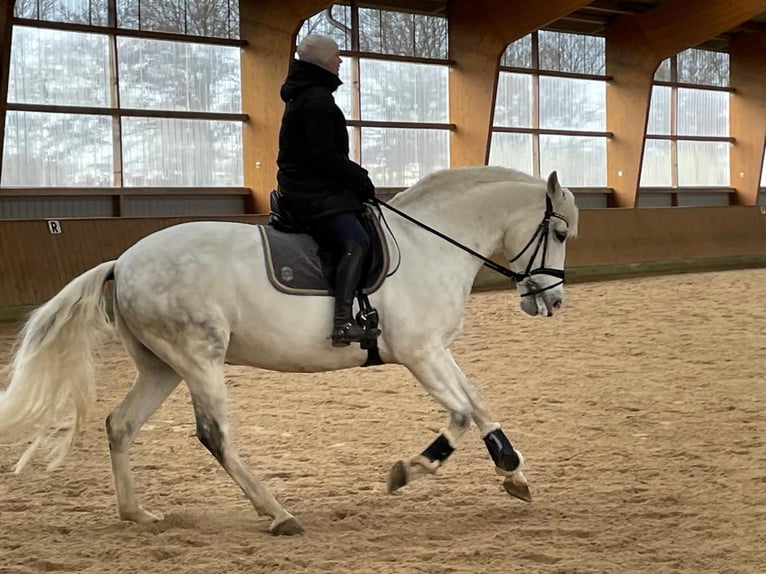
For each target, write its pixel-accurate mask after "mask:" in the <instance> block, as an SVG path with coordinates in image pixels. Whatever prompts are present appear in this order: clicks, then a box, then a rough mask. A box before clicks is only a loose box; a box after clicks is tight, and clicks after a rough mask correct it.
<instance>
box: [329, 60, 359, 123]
mask: <svg viewBox="0 0 766 574" xmlns="http://www.w3.org/2000/svg"><path fill="white" fill-rule="evenodd" d="M353 67H354V62H353V58H343V62H342V63H341V65H340V73H339V77H340V81H341V82H343V83H342V84H341V85H340V87H339V88H338V89H337V90H335V93H334V94H333V96H334V97H335V103H336V104H337V106H338V107H339V108H340V109H341V110H342V111H343V115H344V116H346V119H359V118H353V115H352V112H353V88H354V84H353V81H352V78H351V70H352V69H353Z"/></svg>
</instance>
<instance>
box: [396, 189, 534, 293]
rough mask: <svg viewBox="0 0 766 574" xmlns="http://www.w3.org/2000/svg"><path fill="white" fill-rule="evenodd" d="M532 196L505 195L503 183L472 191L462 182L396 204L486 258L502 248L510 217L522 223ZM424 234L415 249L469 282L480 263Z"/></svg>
mask: <svg viewBox="0 0 766 574" xmlns="http://www.w3.org/2000/svg"><path fill="white" fill-rule="evenodd" d="M536 196H537V194H534V193H527V192H521V193H509V192H508V187H507V186H505V189H503V188H502V186H491V187H484V188H475V189H470V186H468V185H466V186H464V187H463V189H461V190H440V191H437V192H434V193H429V194H428V196H423V197H416V198H415V197H413V198H407V199H406V200H405V201H402V202H401V204H400V205H399V202H395V203H394V204H395V205H396V207H399V208H401V209H402V210H403V211H405V212H406V213H407V214H408V215H410V216H412V217H414V218H415V219H417V220H419V221H421V222H422V223H424V224H426V225H428V226H430V227H432V228H434V229H436V230H437V231H440V232H441V233H443V234H444V235H447V236H448V237H451V238H452V239H454V240H455V241H457V242H459V243H461V244H463V245H465V246H466V247H469V248H470V249H472V250H473V251H476V252H477V253H480V254H481V255H483V256H484V257H490V256H491V255H493V254H494V253H497V252H498V251H500V250H501V248H502V240H503V235H504V232H505V229H507V228H508V225H509V222H510V224H511V225H514V220H516V221H518V222H519V223H521V222H522V221H523V218H524V217H528V216H529V207H530V205H531V203H532V201H533V198H534V197H536ZM402 199H404V198H402ZM400 221H401V220H400ZM401 225H402V226H404V227H406V228H409V229H412V226H413V225H414V224H412V223H410V222H407V221H401ZM425 233H426V232H425V231H423V230H419V232H418V234H417V245H418V247H417V249H418V250H419V251H423V250H425V251H427V252H428V253H424V255H428V256H430V257H432V258H435V260H437V261H439V264H440V266H441V267H442V268H444V269H450V268H451V269H453V270H454V272H455V274H456V275H459V276H460V281H461V282H462V283H464V284H465V285H468V286H470V285H471V284H472V283H473V280H474V278H475V277H476V274H477V273H478V271H479V268H480V267H481V266H482V264H483V262H482V261H481V260H480V259H478V258H476V257H473V256H471V255H469V254H467V253H466V252H464V251H462V250H460V249H459V248H457V247H455V246H453V245H450V244H449V243H448V242H446V241H444V240H442V239H440V238H437V237H435V236H431V237H432V238H427V236H426V235H424V234H425ZM429 239H430V240H429Z"/></svg>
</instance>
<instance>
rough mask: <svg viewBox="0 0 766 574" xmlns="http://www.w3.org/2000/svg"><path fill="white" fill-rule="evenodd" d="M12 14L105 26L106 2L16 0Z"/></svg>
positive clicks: (92, 0)
mask: <svg viewBox="0 0 766 574" xmlns="http://www.w3.org/2000/svg"><path fill="white" fill-rule="evenodd" d="M13 14H14V16H16V17H17V18H33V19H35V20H46V21H49V22H68V23H72V24H92V25H94V26H105V25H106V22H107V0H42V1H41V0H16V4H15V6H14V8H13Z"/></svg>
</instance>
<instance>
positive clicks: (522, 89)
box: [493, 72, 532, 128]
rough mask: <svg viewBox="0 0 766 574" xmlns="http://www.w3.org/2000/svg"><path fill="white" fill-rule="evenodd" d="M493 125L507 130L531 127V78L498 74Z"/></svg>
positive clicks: (506, 73)
mask: <svg viewBox="0 0 766 574" xmlns="http://www.w3.org/2000/svg"><path fill="white" fill-rule="evenodd" d="M493 123H494V125H496V126H502V127H509V128H528V127H532V76H530V75H529V74H511V73H508V72H500V76H499V78H498V82H497V97H496V98H495V119H494V120H493Z"/></svg>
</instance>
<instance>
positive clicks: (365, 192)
mask: <svg viewBox="0 0 766 574" xmlns="http://www.w3.org/2000/svg"><path fill="white" fill-rule="evenodd" d="M357 195H358V196H359V199H360V200H361V201H363V202H364V201H373V200H374V199H375V184H374V183H372V180H371V179H370V178H369V177H367V176H365V177H364V178H363V179H362V180H361V181H360V182H359V186H358V187H357Z"/></svg>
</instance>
